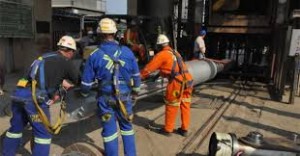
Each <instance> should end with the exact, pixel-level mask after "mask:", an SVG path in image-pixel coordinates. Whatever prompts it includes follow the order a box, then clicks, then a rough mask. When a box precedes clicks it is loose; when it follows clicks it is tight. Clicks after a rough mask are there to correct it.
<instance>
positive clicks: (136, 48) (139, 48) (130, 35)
mask: <svg viewBox="0 0 300 156" xmlns="http://www.w3.org/2000/svg"><path fill="white" fill-rule="evenodd" d="M130 25H131V26H130V28H128V29H127V30H126V31H125V34H124V39H125V43H126V44H127V45H128V46H129V47H130V48H131V50H132V51H133V52H135V53H138V55H139V59H140V60H141V61H145V60H146V51H145V48H144V46H143V45H142V44H140V39H139V33H138V27H137V23H136V22H135V21H134V20H132V21H131V23H130Z"/></svg>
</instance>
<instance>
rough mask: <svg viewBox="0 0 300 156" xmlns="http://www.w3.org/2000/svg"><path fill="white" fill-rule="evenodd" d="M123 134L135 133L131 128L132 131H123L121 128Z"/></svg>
mask: <svg viewBox="0 0 300 156" xmlns="http://www.w3.org/2000/svg"><path fill="white" fill-rule="evenodd" d="M121 135H134V130H133V129H132V130H130V131H122V130H121Z"/></svg>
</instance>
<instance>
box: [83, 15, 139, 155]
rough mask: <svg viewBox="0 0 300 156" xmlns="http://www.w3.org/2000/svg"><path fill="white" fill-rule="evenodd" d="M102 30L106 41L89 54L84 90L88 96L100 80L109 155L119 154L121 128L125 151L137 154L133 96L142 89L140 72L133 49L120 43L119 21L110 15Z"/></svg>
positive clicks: (100, 23) (104, 139) (100, 96)
mask: <svg viewBox="0 0 300 156" xmlns="http://www.w3.org/2000/svg"><path fill="white" fill-rule="evenodd" d="M98 31H99V32H100V33H101V36H103V38H104V42H103V43H102V44H101V45H99V46H98V49H96V50H95V51H94V52H92V53H91V55H90V56H89V58H88V60H87V62H86V65H85V69H84V72H83V77H82V82H81V94H82V95H83V96H88V93H89V90H90V89H91V87H92V85H93V83H94V81H95V80H96V79H97V81H98V97H97V101H98V107H99V113H100V120H101V123H102V126H103V130H102V137H103V142H104V148H105V155H109V156H118V153H119V152H118V144H119V143H118V129H117V127H118V126H117V123H116V122H117V121H118V124H119V128H120V129H121V136H122V139H123V145H124V153H125V155H127V156H135V155H136V148H135V138H134V131H133V126H132V123H131V121H132V117H133V112H132V105H133V101H132V96H136V95H137V94H138V91H139V89H140V83H141V79H140V73H139V68H138V65H137V62H136V60H135V56H134V55H133V53H132V51H131V50H130V49H129V48H127V47H125V46H121V45H119V44H118V42H116V41H115V38H114V35H115V33H116V32H117V28H116V23H115V21H113V20H112V19H110V18H103V19H102V20H101V21H100V22H99V27H98Z"/></svg>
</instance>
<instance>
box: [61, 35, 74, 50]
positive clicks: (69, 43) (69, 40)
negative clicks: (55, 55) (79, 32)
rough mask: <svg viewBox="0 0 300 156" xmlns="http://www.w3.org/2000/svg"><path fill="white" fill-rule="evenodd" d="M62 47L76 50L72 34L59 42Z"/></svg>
mask: <svg viewBox="0 0 300 156" xmlns="http://www.w3.org/2000/svg"><path fill="white" fill-rule="evenodd" d="M57 45H58V46H60V47H65V48H69V49H72V50H76V42H75V40H74V39H73V38H72V37H71V36H63V37H62V38H60V40H59V41H58V43H57Z"/></svg>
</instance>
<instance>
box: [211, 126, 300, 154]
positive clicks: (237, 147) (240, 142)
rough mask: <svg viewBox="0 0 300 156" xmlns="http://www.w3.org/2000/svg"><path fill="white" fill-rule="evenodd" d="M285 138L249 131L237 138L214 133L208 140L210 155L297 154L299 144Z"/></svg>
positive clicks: (299, 148)
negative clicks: (270, 136)
mask: <svg viewBox="0 0 300 156" xmlns="http://www.w3.org/2000/svg"><path fill="white" fill-rule="evenodd" d="M294 139H295V140H294V142H293V141H291V140H287V139H279V138H264V137H263V135H262V134H260V133H259V132H250V133H249V134H248V135H247V136H245V137H241V138H239V139H238V138H237V137H236V135H235V134H232V133H229V134H225V133H216V132H214V133H213V134H212V135H211V138H210V141H209V155H210V156H298V155H299V154H300V146H299V144H297V138H296V137H295V138H294Z"/></svg>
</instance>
